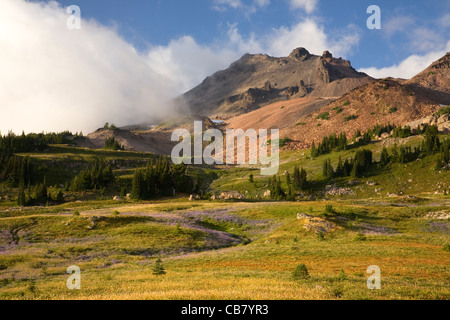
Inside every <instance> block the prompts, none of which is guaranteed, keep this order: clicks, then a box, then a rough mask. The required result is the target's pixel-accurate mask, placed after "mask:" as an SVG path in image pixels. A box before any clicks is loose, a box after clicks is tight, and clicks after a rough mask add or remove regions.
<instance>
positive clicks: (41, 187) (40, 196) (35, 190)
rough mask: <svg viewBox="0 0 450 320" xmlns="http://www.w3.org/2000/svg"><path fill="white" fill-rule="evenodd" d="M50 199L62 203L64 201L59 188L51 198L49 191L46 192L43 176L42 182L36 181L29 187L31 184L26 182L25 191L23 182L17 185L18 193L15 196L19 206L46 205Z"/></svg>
mask: <svg viewBox="0 0 450 320" xmlns="http://www.w3.org/2000/svg"><path fill="white" fill-rule="evenodd" d="M50 201H56V202H59V203H62V202H64V194H63V193H62V191H61V190H59V192H58V194H57V195H56V197H55V198H54V199H53V198H52V195H51V194H50V192H48V189H47V182H46V179H45V178H44V181H43V182H42V183H38V184H36V185H35V186H34V187H31V185H30V184H28V187H27V191H26V192H25V187H24V185H23V184H21V185H20V187H19V193H18V196H17V204H18V205H19V206H27V205H46V204H48V203H49V202H50Z"/></svg>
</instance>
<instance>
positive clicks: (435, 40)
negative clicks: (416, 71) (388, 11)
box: [409, 27, 445, 52]
mask: <svg viewBox="0 0 450 320" xmlns="http://www.w3.org/2000/svg"><path fill="white" fill-rule="evenodd" d="M409 37H410V47H411V49H412V50H414V51H416V52H429V51H430V49H431V48H432V49H433V50H435V51H437V50H442V49H443V48H444V47H445V39H444V36H442V35H440V34H439V33H437V32H436V31H434V30H431V29H428V28H424V27H419V28H415V29H414V30H412V31H411V32H410V33H409Z"/></svg>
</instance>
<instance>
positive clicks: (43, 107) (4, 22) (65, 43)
mask: <svg viewBox="0 0 450 320" xmlns="http://www.w3.org/2000/svg"><path fill="white" fill-rule="evenodd" d="M68 17H69V15H68V14H67V13H66V10H65V8H62V7H61V6H60V5H59V4H58V3H56V2H49V3H32V2H25V1H23V0H2V1H0V52H1V59H0V70H1V72H0V110H1V115H0V130H2V134H6V131H8V130H13V131H14V132H16V133H20V132H21V131H22V130H25V131H26V132H41V131H43V130H45V131H62V130H67V129H68V130H72V131H80V130H83V132H84V133H88V132H90V131H92V130H95V129H96V128H98V127H100V126H102V124H103V123H104V122H106V121H108V122H110V123H111V122H113V123H115V124H117V125H126V124H130V123H141V122H143V121H146V120H151V119H155V118H158V117H164V116H168V115H170V114H171V113H172V109H171V108H170V106H168V103H167V100H169V98H171V97H172V94H173V90H174V85H173V83H172V82H171V81H170V80H169V79H166V78H165V77H163V76H161V75H160V74H158V73H157V72H155V71H154V70H152V69H151V67H150V66H149V64H148V63H147V58H146V56H145V55H144V56H142V55H140V54H139V53H137V52H136V50H135V49H134V48H133V46H131V45H130V44H128V43H127V42H125V41H124V40H123V39H121V38H120V37H119V36H118V35H117V33H116V32H115V31H114V30H112V29H111V28H107V27H105V26H102V25H99V24H97V23H96V22H95V21H86V20H83V21H82V24H81V30H69V29H68V28H67V24H66V21H67V18H68Z"/></svg>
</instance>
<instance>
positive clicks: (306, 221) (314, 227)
mask: <svg viewBox="0 0 450 320" xmlns="http://www.w3.org/2000/svg"><path fill="white" fill-rule="evenodd" d="M297 219H298V220H302V222H303V228H304V229H305V230H306V231H308V232H309V231H314V233H315V234H317V233H319V232H322V233H328V232H331V231H334V230H337V229H339V228H340V227H339V226H338V225H337V224H335V223H334V222H331V221H327V220H325V219H323V218H319V217H313V216H310V215H308V214H305V213H298V214H297Z"/></svg>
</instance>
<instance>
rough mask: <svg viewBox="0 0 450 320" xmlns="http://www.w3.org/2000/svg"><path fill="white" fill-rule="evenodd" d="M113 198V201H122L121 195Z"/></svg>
mask: <svg viewBox="0 0 450 320" xmlns="http://www.w3.org/2000/svg"><path fill="white" fill-rule="evenodd" d="M113 200H114V201H123V199H122V197H119V196H115V197H114V198H113Z"/></svg>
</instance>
